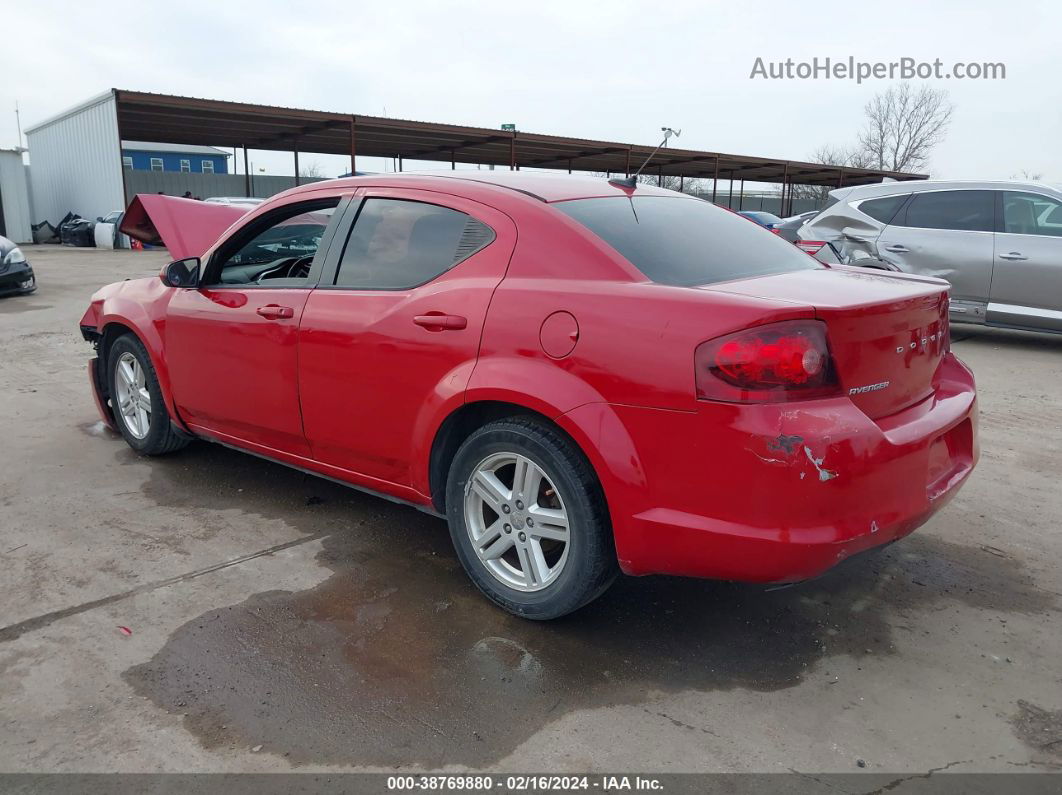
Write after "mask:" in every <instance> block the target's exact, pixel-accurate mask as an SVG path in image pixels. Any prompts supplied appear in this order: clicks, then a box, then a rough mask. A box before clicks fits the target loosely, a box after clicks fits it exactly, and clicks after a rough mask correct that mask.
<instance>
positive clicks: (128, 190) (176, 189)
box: [125, 169, 320, 205]
mask: <svg viewBox="0 0 1062 795" xmlns="http://www.w3.org/2000/svg"><path fill="white" fill-rule="evenodd" d="M299 181H300V182H301V183H302V184H303V185H305V184H307V183H309V182H320V180H319V179H311V178H309V177H303V178H302V179H301V180H299ZM293 187H295V177H275V176H267V175H264V174H257V175H255V177H254V180H253V185H252V190H251V195H252V196H257V197H258V198H260V199H268V198H269V197H270V196H273V195H274V194H277V193H280V192H281V191H284V190H287V189H288V188H293ZM159 191H161V192H162V193H165V194H166V195H167V196H183V195H184V192H185V191H190V192H191V194H192V195H193V196H198V197H199V198H200V199H209V198H210V197H211V196H246V195H247V193H246V191H247V182H246V180H245V178H244V175H243V174H191V173H187V172H184V173H182V172H180V171H133V170H132V169H126V171H125V194H126V196H125V203H126V205H128V204H129V202H131V201H132V200H133V197H134V196H136V195H137V194H138V193H158V192H159Z"/></svg>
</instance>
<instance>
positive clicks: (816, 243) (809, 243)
mask: <svg viewBox="0 0 1062 795" xmlns="http://www.w3.org/2000/svg"><path fill="white" fill-rule="evenodd" d="M825 245H826V241H825V240H797V241H796V247H797V248H799V249H800V250H801V251H806V252H807V253H808V254H811V255H812V256H814V255H815V254H818V253H819V249H820V248H822V247H823V246H825Z"/></svg>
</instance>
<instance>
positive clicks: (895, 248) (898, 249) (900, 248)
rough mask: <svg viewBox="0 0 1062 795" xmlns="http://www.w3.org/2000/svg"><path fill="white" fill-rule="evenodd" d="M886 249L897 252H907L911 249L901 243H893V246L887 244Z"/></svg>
mask: <svg viewBox="0 0 1062 795" xmlns="http://www.w3.org/2000/svg"><path fill="white" fill-rule="evenodd" d="M885 250H886V251H892V252H895V253H897V254H905V253H906V252H908V251H910V249H909V248H907V246H901V245H900V244H899V243H893V244H892V245H891V246H885Z"/></svg>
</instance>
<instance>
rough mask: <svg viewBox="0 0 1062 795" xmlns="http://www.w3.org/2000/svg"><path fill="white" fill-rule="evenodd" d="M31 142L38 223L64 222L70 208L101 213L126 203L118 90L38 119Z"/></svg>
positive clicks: (90, 215)
mask: <svg viewBox="0 0 1062 795" xmlns="http://www.w3.org/2000/svg"><path fill="white" fill-rule="evenodd" d="M26 143H27V146H28V147H29V152H30V169H29V173H30V188H31V191H30V195H31V197H32V205H33V221H34V222H35V223H37V222H40V221H51V223H52V224H54V225H56V226H58V224H59V222H60V221H61V220H62V218H63V216H65V215H66V214H67V213H68V212H75V213H78V214H79V215H81V216H83V217H85V218H96V217H98V216H104V215H107V213H109V212H111V211H112V210H121V209H124V208H125V189H124V186H123V185H122V150H121V141H120V139H119V137H118V112H117V108H116V102H115V96H114V92H113V91H107V92H106V93H105V94H100V95H99V96H97V97H93V98H92V99H90V100H88V101H86V102H82V103H81V104H80V105H77V106H75V107H73V108H70V109H69V110H66V111H63V112H62V113H60V114H58V115H57V116H53V117H51V118H50V119H46V120H45V121H42V122H40V123H39V124H35V125H33V126H32V127H30V128H28V129H27V130H26Z"/></svg>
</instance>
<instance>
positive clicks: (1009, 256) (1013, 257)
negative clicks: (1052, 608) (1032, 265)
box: [999, 251, 1028, 259]
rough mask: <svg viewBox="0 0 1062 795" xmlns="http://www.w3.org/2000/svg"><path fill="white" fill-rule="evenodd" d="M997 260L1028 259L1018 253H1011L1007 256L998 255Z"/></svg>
mask: <svg viewBox="0 0 1062 795" xmlns="http://www.w3.org/2000/svg"><path fill="white" fill-rule="evenodd" d="M999 258H1000V259H1028V257H1026V256H1025V255H1024V254H1022V253H1021V252H1020V251H1012V252H1010V253H1009V254H1000V255H999Z"/></svg>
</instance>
